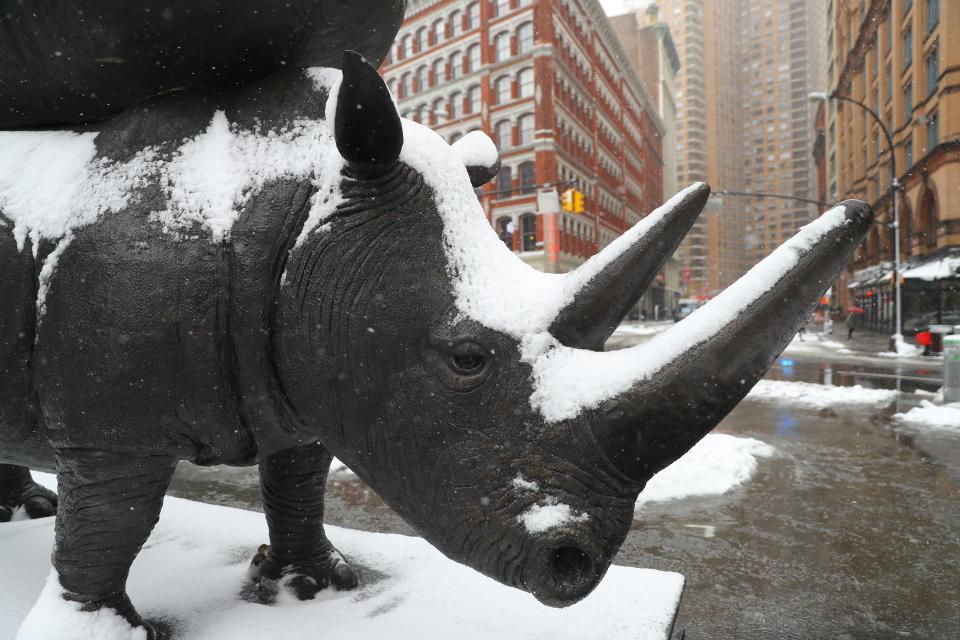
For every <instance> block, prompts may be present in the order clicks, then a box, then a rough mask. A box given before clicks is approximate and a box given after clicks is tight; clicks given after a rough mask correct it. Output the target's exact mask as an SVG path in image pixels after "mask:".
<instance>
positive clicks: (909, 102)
mask: <svg viewBox="0 0 960 640" xmlns="http://www.w3.org/2000/svg"><path fill="white" fill-rule="evenodd" d="M911 118H913V82H912V81H911V82H908V83H907V84H906V86H905V87H904V88H903V120H904V122H910V119H911Z"/></svg>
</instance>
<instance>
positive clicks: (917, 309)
mask: <svg viewBox="0 0 960 640" xmlns="http://www.w3.org/2000/svg"><path fill="white" fill-rule="evenodd" d="M826 4H827V8H828V14H830V15H832V16H833V18H834V23H833V37H834V42H833V45H834V46H833V57H832V58H831V59H830V61H829V62H828V65H827V72H828V78H829V79H830V80H832V83H831V84H830V85H829V91H831V92H833V93H834V94H835V95H836V96H842V97H846V98H850V99H853V100H856V101H858V102H860V103H862V104H863V105H865V106H866V107H869V109H870V110H872V111H873V112H874V113H876V114H877V116H878V117H879V120H880V122H877V121H876V120H875V119H874V118H873V117H872V116H871V115H870V113H869V112H868V111H867V109H865V108H862V107H861V106H858V105H856V104H851V103H849V102H846V101H843V100H837V99H830V100H829V103H830V104H829V109H830V110H831V111H832V112H833V114H834V117H833V119H832V120H830V119H829V118H828V120H827V123H826V128H827V131H826V140H827V154H828V159H827V162H826V167H827V181H828V184H829V185H830V186H829V187H828V191H829V192H830V193H831V195H834V194H835V196H836V198H838V199H839V198H860V199H863V200H866V201H867V202H869V203H871V204H872V205H873V207H874V210H875V212H876V215H877V220H878V224H876V225H874V227H873V229H871V231H870V233H869V234H868V236H867V239H866V241H865V242H864V244H863V245H862V246H861V247H860V249H859V250H858V251H857V253H856V255H855V257H854V262H853V264H852V266H851V269H850V271H849V273H848V274H847V275H846V277H845V278H844V279H843V281H842V282H841V286H840V289H841V290H843V291H844V292H845V294H847V295H848V297H847V298H846V299H845V300H844V302H845V303H846V304H847V305H853V306H857V307H861V308H863V309H864V313H862V314H860V321H861V324H862V325H863V327H864V328H866V329H872V330H877V331H886V332H890V331H892V330H893V327H894V316H895V307H894V304H895V302H894V293H893V279H892V267H893V252H894V244H895V242H894V233H896V232H898V233H899V240H900V259H901V260H902V261H903V264H902V269H901V273H900V277H901V285H902V292H903V293H902V295H903V305H902V313H903V328H904V333H906V334H911V333H914V332H915V331H916V330H919V329H922V328H924V327H925V326H927V325H930V324H949V325H953V324H960V273H957V272H956V271H957V269H958V268H960V257H958V253H960V3H957V2H953V1H949V2H948V1H945V0H872V1H870V2H867V1H853V0H826ZM881 124H882V126H881ZM884 128H885V129H886V131H887V132H888V133H889V134H890V138H891V141H892V143H893V149H892V152H893V153H892V155H891V148H890V145H889V144H888V142H887V136H886V133H885V132H884ZM891 162H893V163H894V166H893V168H891ZM892 169H893V170H892ZM892 175H896V178H897V180H898V182H899V183H900V185H901V187H900V190H899V229H897V230H895V229H894V228H893V225H892V223H893V220H894V211H893V192H892V190H891V188H890V187H891V182H892ZM834 185H835V186H834Z"/></svg>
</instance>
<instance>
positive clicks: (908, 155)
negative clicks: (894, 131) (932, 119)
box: [903, 136, 913, 170]
mask: <svg viewBox="0 0 960 640" xmlns="http://www.w3.org/2000/svg"><path fill="white" fill-rule="evenodd" d="M912 166H913V137H912V136H909V137H907V139H906V140H904V141H903V168H904V170H909V169H910V167H912Z"/></svg>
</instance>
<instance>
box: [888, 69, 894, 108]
mask: <svg viewBox="0 0 960 640" xmlns="http://www.w3.org/2000/svg"><path fill="white" fill-rule="evenodd" d="M891 98H893V69H891V68H890V67H887V100H890V99H891Z"/></svg>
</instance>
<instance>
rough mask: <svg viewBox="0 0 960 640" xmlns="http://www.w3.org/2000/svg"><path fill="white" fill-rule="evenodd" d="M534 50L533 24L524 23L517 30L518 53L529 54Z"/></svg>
mask: <svg viewBox="0 0 960 640" xmlns="http://www.w3.org/2000/svg"><path fill="white" fill-rule="evenodd" d="M531 49H533V23H532V22H524V23H523V24H522V25H520V27H519V28H518V29H517V53H528V52H529V51H530V50H531Z"/></svg>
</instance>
